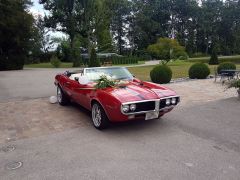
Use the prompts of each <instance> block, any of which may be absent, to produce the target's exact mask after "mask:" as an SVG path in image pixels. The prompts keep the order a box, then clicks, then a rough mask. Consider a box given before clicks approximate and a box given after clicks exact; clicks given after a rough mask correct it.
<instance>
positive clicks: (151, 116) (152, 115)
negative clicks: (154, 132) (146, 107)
mask: <svg viewBox="0 0 240 180" xmlns="http://www.w3.org/2000/svg"><path fill="white" fill-rule="evenodd" d="M158 115H159V112H148V113H146V116H145V120H150V119H157V118H158Z"/></svg>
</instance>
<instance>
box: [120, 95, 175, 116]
mask: <svg viewBox="0 0 240 180" xmlns="http://www.w3.org/2000/svg"><path fill="white" fill-rule="evenodd" d="M168 98H178V101H177V103H176V104H175V105H169V106H166V107H164V108H160V102H161V100H164V99H168ZM152 101H155V109H154V110H149V111H138V112H128V113H125V112H123V111H122V106H123V105H130V104H137V103H144V102H152ZM179 102H180V96H168V97H164V98H160V99H151V100H143V101H132V102H127V103H122V105H121V112H122V114H124V115H139V114H146V113H150V112H158V113H159V112H164V111H168V110H170V109H173V108H174V107H175V106H176V105H177V104H178V103H179Z"/></svg>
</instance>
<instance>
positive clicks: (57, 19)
mask: <svg viewBox="0 0 240 180" xmlns="http://www.w3.org/2000/svg"><path fill="white" fill-rule="evenodd" d="M39 2H40V4H43V7H44V9H45V10H48V11H49V12H50V13H49V14H48V15H46V16H45V24H46V27H47V28H51V29H52V30H55V31H60V32H63V33H66V34H67V35H69V39H70V47H71V48H74V38H75V36H76V34H77V31H78V28H79V27H78V23H77V17H78V16H79V13H81V10H82V9H81V6H80V2H79V1H77V0H39Z"/></svg>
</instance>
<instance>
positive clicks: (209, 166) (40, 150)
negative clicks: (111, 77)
mask: <svg viewBox="0 0 240 180" xmlns="http://www.w3.org/2000/svg"><path fill="white" fill-rule="evenodd" d="M58 71H59V70H37V69H36V70H25V71H22V72H20V71H13V72H10V73H9V72H1V73H0V77H1V79H0V87H1V91H0V175H1V178H0V179H1V180H2V179H3V180H5V179H6V180H8V179H34V180H36V179H58V180H59V179H71V180H72V179H104V180H105V179H111V180H112V179H191V180H192V179H203V180H205V179H223V180H225V179H236V180H238V179H239V177H240V141H239V139H240V130H239V129H240V120H239V117H240V111H239V110H240V101H239V100H237V98H236V92H235V90H228V91H224V87H222V85H221V84H220V83H214V82H213V80H196V81H189V82H181V83H175V84H169V85H167V86H168V87H170V88H172V89H174V90H176V91H177V92H178V93H179V94H180V95H181V97H182V99H181V100H182V101H181V103H180V104H179V106H178V107H177V108H175V109H174V111H172V112H171V113H169V114H167V115H166V116H164V117H163V118H162V119H160V120H153V121H143V122H131V123H123V124H117V125H112V126H111V127H110V128H109V129H107V130H105V131H98V130H96V129H94V128H93V126H92V124H91V121H90V116H89V112H88V111H86V110H84V109H83V108H81V107H79V106H78V105H76V104H72V105H70V106H68V107H61V106H59V105H58V104H50V103H49V102H48V98H46V97H48V96H50V95H52V94H54V93H55V89H54V86H53V84H52V79H51V78H50V76H51V77H53V76H54V74H56V73H57V72H58ZM60 71H61V70H60ZM30 74H32V76H31V77H30V76H29V75H30ZM3 77H6V79H8V80H6V79H5V78H3ZM11 82H12V83H13V84H12V83H11ZM15 83H16V84H15ZM37 85H38V86H37ZM3 87H4V88H3ZM37 87H38V88H37ZM33 98H34V99H33ZM9 145H13V146H15V147H16V149H15V150H14V151H11V152H6V151H4V150H3V149H4V147H7V146H9ZM16 161H21V162H22V163H23V166H22V167H21V168H19V169H16V170H9V169H7V167H6V165H7V164H9V163H12V162H16Z"/></svg>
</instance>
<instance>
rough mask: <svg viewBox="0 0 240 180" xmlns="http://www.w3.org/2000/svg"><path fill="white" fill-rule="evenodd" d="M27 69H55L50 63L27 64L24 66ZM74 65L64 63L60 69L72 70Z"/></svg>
mask: <svg viewBox="0 0 240 180" xmlns="http://www.w3.org/2000/svg"><path fill="white" fill-rule="evenodd" d="M24 67H25V68H53V66H52V65H51V64H50V63H39V64H27V65H24ZM71 67H72V63H62V64H61V66H60V68H71Z"/></svg>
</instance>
